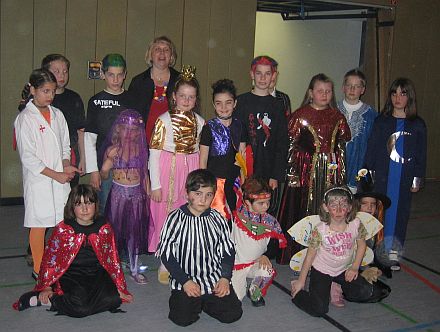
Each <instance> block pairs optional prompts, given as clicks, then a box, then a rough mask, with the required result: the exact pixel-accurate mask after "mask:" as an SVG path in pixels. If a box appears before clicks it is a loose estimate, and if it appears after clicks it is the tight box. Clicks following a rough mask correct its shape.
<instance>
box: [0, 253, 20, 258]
mask: <svg viewBox="0 0 440 332" xmlns="http://www.w3.org/2000/svg"><path fill="white" fill-rule="evenodd" d="M25 256H26V255H25V254H23V255H12V256H0V259H11V258H23V257H25Z"/></svg>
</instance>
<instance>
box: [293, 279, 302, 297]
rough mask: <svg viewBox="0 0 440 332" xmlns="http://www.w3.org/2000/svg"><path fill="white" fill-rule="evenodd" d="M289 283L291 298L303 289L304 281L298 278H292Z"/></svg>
mask: <svg viewBox="0 0 440 332" xmlns="http://www.w3.org/2000/svg"><path fill="white" fill-rule="evenodd" d="M290 285H291V286H292V291H291V293H290V294H291V295H292V298H294V297H295V296H296V294H298V292H299V291H300V290H302V289H304V286H305V283H304V282H303V281H301V280H299V279H298V280H292V281H291V282H290Z"/></svg>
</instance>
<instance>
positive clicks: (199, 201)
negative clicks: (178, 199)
mask: <svg viewBox="0 0 440 332" xmlns="http://www.w3.org/2000/svg"><path fill="white" fill-rule="evenodd" d="M214 195H215V192H214V188H212V187H200V188H199V190H195V191H190V192H189V193H188V209H189V210H190V211H191V213H192V214H193V215H195V216H196V217H198V216H200V215H201V214H202V213H203V212H205V211H206V210H207V209H208V208H209V207H210V206H211V203H212V200H213V199H214Z"/></svg>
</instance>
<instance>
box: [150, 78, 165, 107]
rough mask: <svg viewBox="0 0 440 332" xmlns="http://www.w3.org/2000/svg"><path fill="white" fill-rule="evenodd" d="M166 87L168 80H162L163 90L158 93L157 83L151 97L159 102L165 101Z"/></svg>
mask: <svg viewBox="0 0 440 332" xmlns="http://www.w3.org/2000/svg"><path fill="white" fill-rule="evenodd" d="M167 88H168V82H164V85H163V91H162V93H159V92H158V91H157V90H158V89H157V85H154V97H153V99H154V100H156V101H158V102H159V103H162V102H164V101H165V98H166V96H167Z"/></svg>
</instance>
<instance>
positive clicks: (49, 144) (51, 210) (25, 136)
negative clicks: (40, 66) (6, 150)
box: [14, 101, 70, 227]
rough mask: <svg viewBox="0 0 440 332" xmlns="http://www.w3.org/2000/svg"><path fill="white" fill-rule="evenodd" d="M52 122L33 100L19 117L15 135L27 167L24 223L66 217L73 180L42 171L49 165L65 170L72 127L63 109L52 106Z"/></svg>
mask: <svg viewBox="0 0 440 332" xmlns="http://www.w3.org/2000/svg"><path fill="white" fill-rule="evenodd" d="M49 109H50V118H51V124H50V125H49V124H48V123H47V121H46V119H45V118H44V117H43V115H42V114H41V113H40V111H39V110H38V109H37V107H36V106H35V105H34V104H33V103H32V101H29V102H28V103H27V105H26V108H25V109H24V110H23V111H22V112H21V113H20V114H19V115H18V116H17V118H16V119H15V123H14V126H15V135H16V138H17V147H18V151H19V153H20V160H21V163H22V168H23V197H24V206H25V213H24V226H25V227H54V226H55V225H56V224H58V223H59V222H60V221H61V220H63V212H64V205H65V204H66V202H67V198H68V195H69V192H70V185H69V183H65V184H61V183H59V182H57V181H55V180H53V179H52V178H50V177H48V176H46V175H43V174H41V172H42V171H43V170H44V168H45V167H48V168H51V169H53V170H55V171H57V172H62V171H63V162H62V161H63V159H68V160H70V146H69V129H68V127H67V122H66V119H65V118H64V115H63V113H61V111H60V110H59V109H57V108H55V107H51V106H49Z"/></svg>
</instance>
